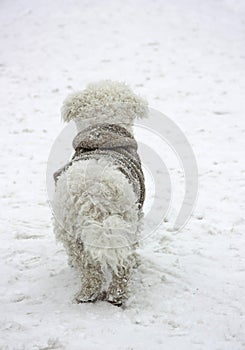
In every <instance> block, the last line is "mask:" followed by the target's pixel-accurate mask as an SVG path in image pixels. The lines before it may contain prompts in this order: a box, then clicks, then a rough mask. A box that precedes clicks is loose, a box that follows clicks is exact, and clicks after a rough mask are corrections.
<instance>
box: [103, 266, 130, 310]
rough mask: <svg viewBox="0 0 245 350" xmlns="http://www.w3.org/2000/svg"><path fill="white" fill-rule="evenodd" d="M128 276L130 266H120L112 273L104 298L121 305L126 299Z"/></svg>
mask: <svg viewBox="0 0 245 350" xmlns="http://www.w3.org/2000/svg"><path fill="white" fill-rule="evenodd" d="M129 277H130V268H129V267H123V266H120V267H118V269H117V272H113V273H112V281H111V283H110V285H109V288H108V291H107V295H106V300H107V301H109V302H110V303H111V304H114V305H117V306H121V305H122V304H123V302H124V301H125V300H126V299H127V294H128V290H127V286H128V280H129Z"/></svg>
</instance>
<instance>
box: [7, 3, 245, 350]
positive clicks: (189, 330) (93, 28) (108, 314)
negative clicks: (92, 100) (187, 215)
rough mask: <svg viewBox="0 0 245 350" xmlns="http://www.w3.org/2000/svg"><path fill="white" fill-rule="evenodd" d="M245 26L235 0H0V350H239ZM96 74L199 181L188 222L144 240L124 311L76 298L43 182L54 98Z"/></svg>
mask: <svg viewBox="0 0 245 350" xmlns="http://www.w3.org/2000/svg"><path fill="white" fill-rule="evenodd" d="M244 19H245V4H244V1H243V0H237V1H232V0H213V1H211V0H207V1H195V0H179V1H161V0H155V1H148V0H147V1H146V0H143V1H140V0H136V1H129V0H124V1H110V0H108V1H107V0H105V1H99V0H97V1H93V0H92V1H83V0H80V1H79V0H67V1H47V0H44V1H31V0H26V1H7V0H3V1H1V5H0V38H1V55H0V77H1V107H0V109H1V118H0V121H1V138H0V143H1V154H0V157H1V169H0V176H1V228H0V229H1V244H0V259H1V279H0V298H1V306H0V319H1V320H0V349H3V350H10V349H11V350H12V349H18V350H19V349H22V350H24V349H27V350H29V349H33V350H37V349H39V350H45V349H46V350H48V349H69V350H70V349H72V350H73V349H75V350H76V349H82V350H83V349H84V350H99V349H106V350H143V349H154V350H159V349H166V350H168V349H180V350H185V349H188V350H204V349H205V350H244V349H245V253H244V244H245V237H244V228H245V218H244V212H245V180H244V175H245V165H244V149H245V117H244V115H245V104H244V91H245V34H244V33H245V20H244ZM104 78H110V79H116V80H123V81H126V82H128V83H129V84H130V85H131V86H132V87H133V88H134V89H135V91H136V92H138V93H140V94H142V95H143V96H145V97H146V98H147V99H148V100H149V103H150V105H151V106H152V107H153V108H156V109H158V110H160V111H162V112H163V113H165V114H166V115H168V116H169V117H171V118H172V120H173V121H174V122H175V123H177V124H178V125H179V127H180V128H181V129H182V130H183V131H184V133H185V135H186V136H187V137H188V139H189V141H190V143H191V145H192V147H193V150H194V152H195V154H196V158H197V161H198V166H199V176H200V178H199V181H200V183H199V198H198V203H197V207H196V209H195V212H194V214H193V217H192V218H191V220H190V221H189V223H188V225H187V226H186V227H185V228H184V229H183V230H182V231H181V232H179V233H172V232H170V231H168V223H166V224H165V225H163V226H162V227H161V228H160V229H159V230H158V231H157V232H155V234H154V235H152V236H151V237H150V238H148V239H147V240H146V241H145V242H144V246H143V247H142V248H141V255H142V265H141V266H140V268H139V270H138V272H137V273H135V274H134V276H133V279H132V282H131V295H130V298H129V300H128V303H127V305H126V307H125V309H122V308H117V307H114V306H112V305H109V304H107V303H103V302H99V303H96V304H86V305H77V304H74V303H73V295H74V293H75V292H76V291H77V289H78V282H79V281H78V276H77V275H76V272H75V271H73V270H72V269H70V268H69V267H68V266H67V263H66V260H67V259H66V256H65V254H64V251H63V249H62V247H61V246H60V245H57V244H56V243H55V240H54V236H53V233H52V227H51V212H50V208H49V206H48V201H47V194H46V184H45V172H46V165H47V159H48V155H49V151H50V148H51V146H52V144H53V141H54V140H55V138H56V137H57V135H58V134H59V132H60V131H61V130H62V128H63V124H62V123H61V121H60V114H59V108H60V105H61V103H62V101H63V99H64V98H65V96H66V95H67V93H69V92H71V91H73V89H74V90H76V89H81V88H84V87H85V85H86V84H87V83H88V82H90V81H96V80H99V79H104ZM172 173H173V176H177V175H178V172H177V171H175V169H172ZM159 215H161V208H159Z"/></svg>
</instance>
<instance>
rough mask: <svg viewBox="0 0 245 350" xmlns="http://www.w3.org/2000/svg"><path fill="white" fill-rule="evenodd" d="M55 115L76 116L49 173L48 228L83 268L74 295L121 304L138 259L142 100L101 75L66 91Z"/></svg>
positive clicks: (144, 109)
mask: <svg viewBox="0 0 245 350" xmlns="http://www.w3.org/2000/svg"><path fill="white" fill-rule="evenodd" d="M61 115H62V119H63V120H64V121H65V122H69V121H71V120H73V121H74V122H75V123H76V127H77V131H78V134H77V135H76V137H75V138H74V140H73V147H74V150H75V153H74V155H73V157H72V159H71V160H70V162H69V163H67V164H66V165H65V166H64V167H63V168H61V169H59V170H58V171H56V172H55V174H54V179H55V197H54V213H55V215H54V233H55V236H56V239H57V240H58V241H61V242H62V243H63V245H64V248H65V250H66V253H67V255H68V262H69V264H70V265H71V266H74V267H76V268H77V269H78V271H79V274H80V276H81V289H80V291H79V292H78V293H77V294H76V296H75V300H76V301H77V302H78V303H82V302H94V301H96V300H105V301H108V302H110V303H112V304H115V305H118V306H120V305H122V304H123V303H124V302H125V300H127V297H128V282H129V280H130V276H131V274H132V269H133V268H134V267H135V266H136V265H137V254H136V248H137V246H138V242H139V239H140V233H141V231H142V225H143V216H144V214H143V203H144V199H145V184H144V174H143V171H142V166H141V161H140V158H139V155H138V153H137V142H136V140H135V138H134V136H133V123H134V120H135V119H136V118H145V117H147V116H148V104H147V102H146V100H145V99H143V98H141V97H139V96H137V95H136V94H135V93H134V92H133V91H132V90H131V88H130V87H128V86H127V85H126V84H125V83H121V82H114V81H110V80H106V81H100V82H97V83H92V84H89V85H88V86H87V87H86V89H84V90H83V91H80V92H76V93H73V94H71V95H69V96H68V97H67V98H66V99H65V101H64V103H63V106H62V108H61Z"/></svg>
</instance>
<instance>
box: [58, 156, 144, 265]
mask: <svg viewBox="0 0 245 350" xmlns="http://www.w3.org/2000/svg"><path fill="white" fill-rule="evenodd" d="M135 202H136V196H135V193H134V191H133V188H132V186H131V185H130V184H129V182H128V180H127V178H126V177H125V176H124V175H123V174H122V173H121V171H120V170H118V169H116V167H115V166H113V165H110V166H108V162H106V161H105V160H103V159H100V160H95V159H90V160H87V161H82V162H74V163H73V165H72V166H71V167H70V168H68V170H67V171H66V172H64V173H63V174H62V175H61V176H60V177H59V179H58V182H57V187H56V193H55V199H54V203H55V212H54V215H55V219H56V221H57V222H56V225H55V234H56V238H57V239H58V240H60V241H62V242H63V243H64V245H65V247H68V246H69V247H71V246H73V245H74V244H75V242H76V241H77V239H79V240H81V241H82V242H83V244H84V248H85V250H86V251H87V252H89V253H90V255H91V256H92V257H93V259H95V260H97V261H99V262H100V263H101V265H102V266H105V265H108V266H110V267H111V268H112V269H115V268H116V266H117V265H118V264H122V263H123V261H125V259H127V257H128V255H129V254H130V253H131V251H132V245H134V244H135V243H136V242H137V240H138V238H139V237H138V235H139V230H140V226H141V220H139V210H138V208H137V205H136V204H135ZM68 254H69V252H68Z"/></svg>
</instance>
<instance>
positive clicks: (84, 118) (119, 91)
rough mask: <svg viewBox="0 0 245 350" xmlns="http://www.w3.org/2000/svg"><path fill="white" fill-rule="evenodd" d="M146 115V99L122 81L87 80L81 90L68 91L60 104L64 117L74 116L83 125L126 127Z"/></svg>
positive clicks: (65, 119)
mask: <svg viewBox="0 0 245 350" xmlns="http://www.w3.org/2000/svg"><path fill="white" fill-rule="evenodd" d="M147 115H148V105H147V102H146V100H144V99H143V98H141V97H139V96H137V95H136V94H134V93H133V91H132V90H131V89H130V88H129V87H128V86H127V85H126V84H124V83H120V82H114V81H110V80H105V81H101V82H98V83H92V84H89V85H88V86H87V88H86V89H85V90H83V91H79V92H75V93H73V94H70V95H69V96H68V97H67V98H66V99H65V101H64V103H63V106H62V108H61V116H62V118H63V120H64V121H70V120H75V121H76V122H77V124H78V125H79V124H81V125H82V126H83V127H84V125H86V126H88V125H92V124H94V123H98V122H100V123H114V124H121V125H122V126H123V127H125V128H127V129H128V130H130V131H131V127H132V124H133V121H134V120H135V119H136V118H144V117H147ZM79 129H81V127H79Z"/></svg>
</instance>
